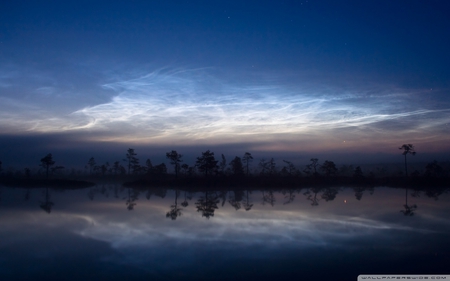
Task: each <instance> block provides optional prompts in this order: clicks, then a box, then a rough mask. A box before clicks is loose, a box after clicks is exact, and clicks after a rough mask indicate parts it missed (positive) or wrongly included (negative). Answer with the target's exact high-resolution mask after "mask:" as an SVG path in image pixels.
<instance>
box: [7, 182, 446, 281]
mask: <svg viewBox="0 0 450 281" xmlns="http://www.w3.org/2000/svg"><path fill="white" fill-rule="evenodd" d="M0 197H1V201H0V219H1V227H0V279H1V280H81V279H83V280H100V279H106V278H107V279H109V280H178V279H180V280H273V279H274V278H286V279H287V278H295V279H294V280H356V279H357V276H358V275H359V274H374V273H379V274H381V273H391V274H393V273H399V274H400V273H401V274H406V273H409V274H413V273H417V274H433V273H441V274H444V273H446V274H449V273H450V235H449V234H450V218H449V214H450V194H449V192H444V193H442V194H439V193H433V192H429V193H428V194H426V193H425V192H420V194H417V192H413V191H412V190H409V191H408V193H407V194H406V190H404V189H391V188H385V187H378V188H375V189H372V190H363V189H354V188H344V187H342V188H336V189H318V188H316V189H301V190H283V191H281V190H277V191H270V190H264V191H261V190H252V191H251V192H250V191H232V190H230V191H217V192H213V191H209V192H196V193H188V192H185V191H182V190H180V191H175V190H166V189H151V190H140V191H135V190H132V189H127V188H123V187H121V186H120V185H111V184H109V185H99V186H96V187H94V188H90V189H83V190H66V191H59V190H54V189H48V190H47V189H23V188H6V187H1V194H0ZM406 200H407V201H406ZM405 205H406V206H405Z"/></svg>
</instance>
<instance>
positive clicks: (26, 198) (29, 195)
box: [23, 188, 31, 201]
mask: <svg viewBox="0 0 450 281" xmlns="http://www.w3.org/2000/svg"><path fill="white" fill-rule="evenodd" d="M30 198H31V190H30V189H29V188H27V189H26V190H25V195H24V198H23V199H24V200H25V201H28V200H30Z"/></svg>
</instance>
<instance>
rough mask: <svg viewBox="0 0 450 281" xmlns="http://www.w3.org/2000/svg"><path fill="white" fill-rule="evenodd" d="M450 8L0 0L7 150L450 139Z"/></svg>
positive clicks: (1, 138)
mask: <svg viewBox="0 0 450 281" xmlns="http://www.w3.org/2000/svg"><path fill="white" fill-rule="evenodd" d="M449 11H450V4H449V3H447V2H446V1H432V0H430V1H415V0H412V1H384V0H381V1H331V0H308V1H305V0H302V1H300V0H299V1H262V0H258V1H252V0H248V1H231V0H229V1H221V0H217V1H83V0H78V1H20V0H18V1H2V2H1V3H0V145H1V150H0V153H1V154H0V160H3V162H4V163H6V162H7V161H10V162H14V161H17V158H18V157H19V158H20V157H22V158H23V157H25V156H26V155H30V157H31V156H32V157H35V158H36V157H38V156H40V157H42V156H44V155H45V154H46V153H49V152H52V151H53V152H55V151H59V152H60V153H63V152H64V153H66V155H70V152H72V153H73V154H72V156H71V157H74V155H75V154H76V155H77V156H80V159H81V158H82V159H85V158H87V157H89V156H91V155H94V154H95V153H98V154H100V153H103V155H106V154H108V153H117V155H122V154H123V155H122V157H123V156H124V154H125V150H126V148H128V147H135V148H139V149H140V151H142V153H144V151H145V153H147V154H149V155H150V154H151V155H157V154H161V157H163V156H164V154H165V152H166V150H167V151H169V150H171V149H176V150H178V151H179V152H180V153H183V152H184V153H188V154H189V153H192V155H194V154H200V152H201V151H205V150H206V149H211V150H216V154H220V153H224V154H225V155H227V153H228V154H230V157H232V156H233V157H234V155H231V154H232V153H236V155H239V156H240V155H242V154H243V153H244V152H245V151H252V152H254V153H255V152H256V153H258V152H259V153H261V155H263V154H264V153H265V155H272V156H273V157H277V155H280V157H283V155H290V156H291V157H294V158H295V157H297V158H302V157H303V158H304V159H309V158H311V157H313V156H317V155H337V154H340V155H341V156H342V155H356V156H355V157H360V158H361V157H362V158H364V157H365V155H369V154H370V155H377V154H383V153H385V154H387V155H391V154H392V155H394V154H395V155H396V156H395V157H396V158H397V157H398V155H397V154H398V153H399V151H398V147H399V146H400V145H402V144H403V143H413V144H414V145H415V147H416V150H417V151H420V152H422V153H423V154H424V155H427V153H428V154H429V155H433V157H434V156H436V155H449V154H450V96H449V94H450V53H449V51H448V50H450V36H448V35H449V34H450V17H449V16H448V12H449ZM118 150H120V152H117V151H118ZM443 152H444V154H443ZM145 153H144V154H145ZM433 153H434V154H433ZM445 153H447V154H445ZM418 155H419V154H418ZM67 157H69V156H67ZM343 157H344V156H343ZM345 157H347V156H345ZM105 158H106V156H105ZM5 159H6V161H5ZM230 159H231V158H230ZM355 159H356V158H355ZM107 160H108V159H107ZM430 160H431V159H430ZM80 161H81V160H80Z"/></svg>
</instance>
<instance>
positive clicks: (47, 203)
mask: <svg viewBox="0 0 450 281" xmlns="http://www.w3.org/2000/svg"><path fill="white" fill-rule="evenodd" d="M44 196H45V201H44V202H41V204H40V207H41V209H42V210H44V211H46V212H47V213H49V214H50V212H51V211H52V207H53V205H55V204H54V203H53V202H51V201H50V193H49V192H48V187H47V188H46V189H45V192H44Z"/></svg>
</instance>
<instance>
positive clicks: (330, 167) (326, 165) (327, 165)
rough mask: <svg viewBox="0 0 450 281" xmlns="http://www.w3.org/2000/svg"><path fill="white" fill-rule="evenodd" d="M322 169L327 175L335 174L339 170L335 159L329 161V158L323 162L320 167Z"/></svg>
mask: <svg viewBox="0 0 450 281" xmlns="http://www.w3.org/2000/svg"><path fill="white" fill-rule="evenodd" d="M320 169H321V170H322V171H323V172H324V174H325V175H326V176H327V177H329V176H332V175H335V174H336V173H337V171H338V170H337V168H336V164H334V162H333V161H328V160H326V161H325V162H323V164H322V166H321V167H320Z"/></svg>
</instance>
